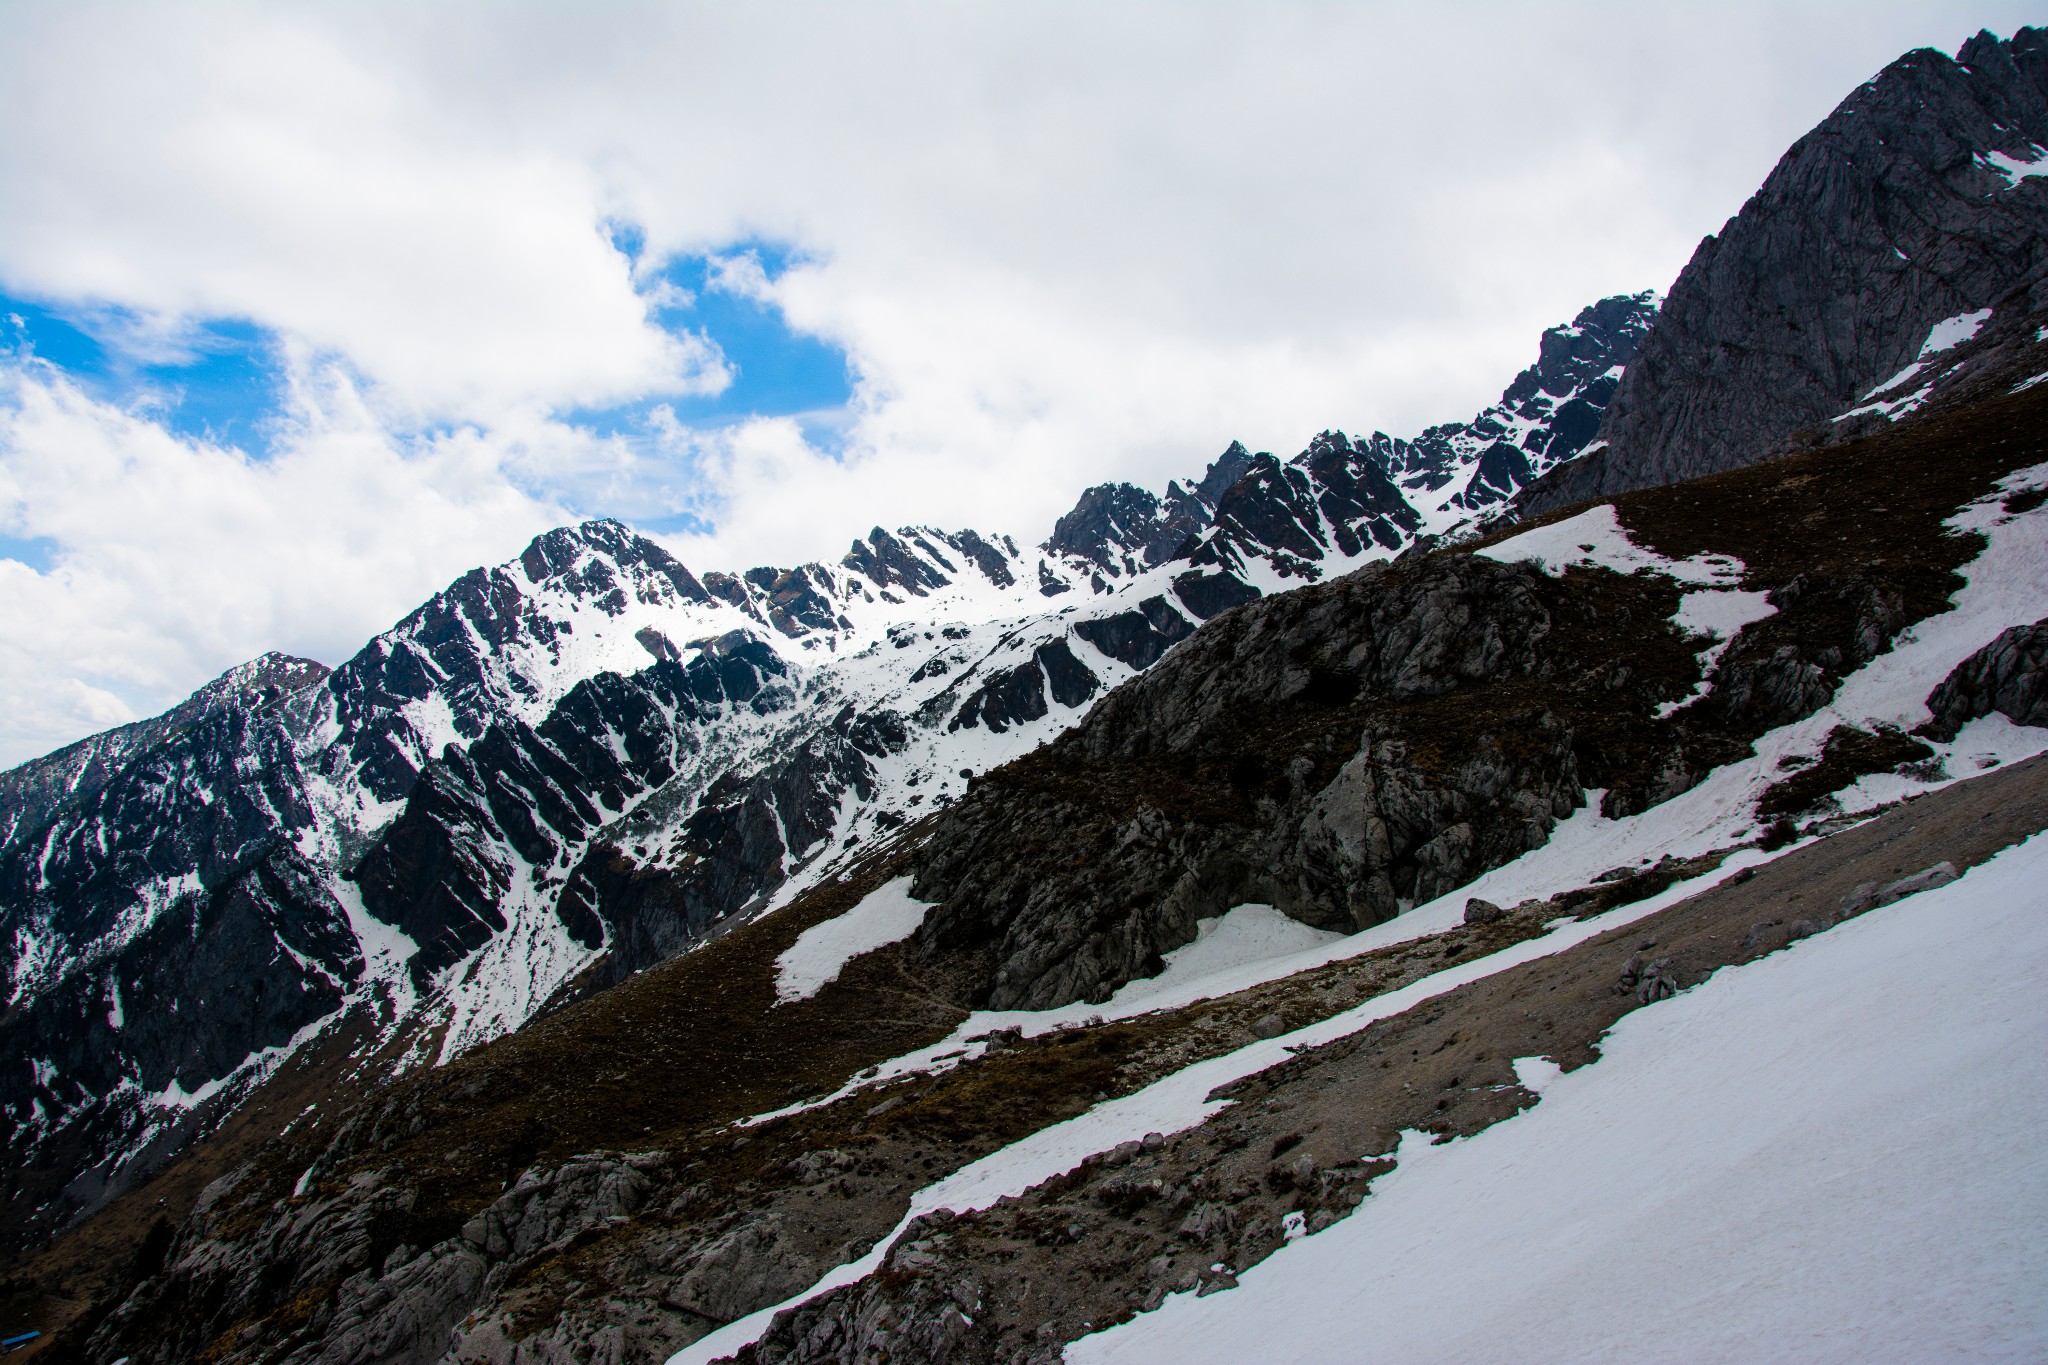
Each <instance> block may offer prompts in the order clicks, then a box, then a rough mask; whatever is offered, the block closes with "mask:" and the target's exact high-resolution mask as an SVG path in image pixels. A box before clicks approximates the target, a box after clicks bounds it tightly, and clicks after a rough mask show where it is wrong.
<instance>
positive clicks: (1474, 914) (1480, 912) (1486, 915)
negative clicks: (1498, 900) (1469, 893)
mask: <svg viewBox="0 0 2048 1365" xmlns="http://www.w3.org/2000/svg"><path fill="white" fill-rule="evenodd" d="M1507 913H1508V912H1507V911H1505V910H1503V909H1501V908H1500V907H1499V906H1498V905H1495V904H1494V903H1493V902H1492V901H1484V900H1481V899H1479V897H1477V896H1473V897H1472V898H1471V899H1469V900H1467V901H1466V902H1465V923H1467V924H1492V923H1493V922H1494V921H1495V920H1500V919H1505V918H1507Z"/></svg>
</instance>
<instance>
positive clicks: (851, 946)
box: [775, 877, 933, 1003]
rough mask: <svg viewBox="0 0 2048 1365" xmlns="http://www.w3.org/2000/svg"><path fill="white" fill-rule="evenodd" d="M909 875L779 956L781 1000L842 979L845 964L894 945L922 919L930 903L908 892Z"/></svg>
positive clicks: (875, 892) (804, 935)
mask: <svg viewBox="0 0 2048 1365" xmlns="http://www.w3.org/2000/svg"><path fill="white" fill-rule="evenodd" d="M912 880H913V879H912V878H910V877H898V878H896V880H894V881H892V882H885V883H883V884H882V885H881V886H878V887H876V888H875V889H874V890H873V891H870V892H869V893H868V894H867V895H866V896H864V897H862V898H861V902H860V904H859V905H856V906H854V907H853V909H851V910H849V911H847V912H846V913H845V914H843V915H840V916H838V917H837V918H834V919H828V920H826V921H825V922H824V923H823V924H814V925H812V926H811V927H810V928H808V929H806V930H804V931H803V933H802V934H801V935H799V936H798V938H797V941H796V942H795V943H792V944H791V945H790V946H789V948H788V950H787V951H786V952H784V953H783V954H782V956H781V957H778V958H776V959H775V999H776V1001H777V1003H786V1002H788V1001H792V1000H808V999H810V998H811V997H812V996H814V995H816V994H817V993H818V992H819V991H820V990H822V989H824V988H825V987H826V986H828V985H830V984H831V983H832V982H834V981H837V980H838V979H839V973H840V971H841V970H842V969H843V968H844V967H845V966H846V964H847V963H849V962H851V961H853V959H855V958H857V957H859V956H860V955H861V954H862V953H871V952H873V951H874V950H875V949H877V948H885V947H887V946H888V945H889V944H891V943H901V942H902V941H903V940H904V939H906V938H909V937H910V936H911V935H912V934H914V933H916V932H917V928H918V926H919V925H921V924H923V923H924V917H925V912H926V911H928V910H930V909H931V908H932V904H933V903H932V902H930V901H921V900H917V899H915V898H914V897H912V896H911V894H910V883H911V881H912Z"/></svg>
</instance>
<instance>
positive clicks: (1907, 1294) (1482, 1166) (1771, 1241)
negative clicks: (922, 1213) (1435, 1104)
mask: <svg viewBox="0 0 2048 1365" xmlns="http://www.w3.org/2000/svg"><path fill="white" fill-rule="evenodd" d="M2044 976H2048V836H2040V835H2037V836H2035V837H2034V838H2033V839H2031V840H2029V841H2028V842H2027V843H2025V844H2023V845H2021V846H2019V847H2017V848H2013V849H2008V850H2006V851H2005V852H2004V853H2001V854H2000V855H1998V856H1997V857H1996V858H1994V859H1993V860H1991V861H1990V862H1988V863H1985V864H1983V865H1981V866H1979V867H1977V868H1975V869H1972V870H1971V871H1970V872H1968V873H1966V874H1964V876H1963V877H1962V878H1961V879H1960V880H1958V881H1956V882H1954V883H1951V884H1950V885H1948V886H1946V887H1942V888H1939V889H1937V890H1934V891H1927V892H1922V893H1921V894H1919V895H1917V896H1913V897H1909V898H1907V899H1905V900H1903V901H1900V902H1898V903H1896V904H1894V905H1891V906H1888V907H1885V908H1883V909H1880V910H1876V911H1873V912H1871V913H1869V914H1867V915H1864V916H1863V917H1861V918H1859V919H1857V920H1854V921H1851V922H1849V923H1847V924H1844V925H1841V926H1838V927H1837V928H1835V929H1833V930H1830V931H1829V932H1828V933H1826V934H1821V935H1817V936H1815V937H1813V938H1809V939H1805V940H1802V941H1800V942H1799V943H1797V944H1795V945H1794V946H1793V947H1792V948H1790V949H1789V950H1787V951H1785V952H1782V953H1777V954H1773V955H1771V956H1769V957H1766V958H1764V959H1761V960H1759V961H1757V962H1755V963H1752V964H1749V965H1747V966H1742V967H1731V968H1724V969H1722V970H1721V971H1720V972H1718V973H1716V974H1715V975H1714V976H1713V977H1712V978H1710V979H1709V980H1708V981H1706V982H1705V983H1703V984H1701V985H1699V986H1697V987H1694V988H1693V989H1692V990H1690V991H1687V992H1684V993H1682V994H1681V995H1679V996H1678V997H1676V998H1674V999H1672V1000H1670V1001H1666V1002H1663V1003H1661V1004H1659V1005H1657V1006H1656V1007H1655V1008H1652V1009H1645V1010H1639V1011H1636V1012H1634V1013H1631V1014H1629V1015H1628V1016H1626V1017H1624V1018H1623V1019H1622V1020H1621V1021H1620V1022H1619V1023H1618V1024H1617V1025H1616V1026H1615V1028H1614V1029H1613V1030H1612V1032H1611V1033H1610V1034H1609V1035H1608V1038H1607V1040H1606V1041H1605V1042H1604V1043H1603V1044H1602V1052H1603V1056H1602V1058H1601V1060H1600V1061H1598V1062H1597V1063H1595V1064H1594V1065H1592V1066H1588V1067H1584V1068H1581V1069H1580V1070H1578V1071H1575V1072H1573V1073H1571V1074H1569V1075H1558V1074H1556V1069H1555V1067H1548V1070H1547V1072H1546V1070H1545V1066H1544V1064H1532V1063H1529V1062H1523V1063H1519V1064H1518V1067H1517V1070H1518V1074H1523V1075H1525V1077H1526V1078H1527V1079H1528V1080H1532V1081H1535V1082H1536V1083H1537V1085H1538V1086H1539V1087H1540V1090H1541V1100H1540V1102H1539V1103H1538V1104H1537V1105H1536V1106H1535V1108H1533V1109H1531V1110H1528V1111H1525V1112H1524V1113H1523V1114H1521V1115H1519V1116H1517V1117H1515V1118H1513V1119H1510V1120H1507V1121H1506V1122H1503V1123H1500V1124H1496V1125H1495V1126H1494V1127H1492V1128H1489V1129H1487V1130H1485V1131H1484V1132H1481V1133H1479V1134H1477V1135H1475V1136H1473V1137H1470V1138H1466V1139H1462V1140H1459V1141H1455V1142H1452V1143H1448V1144H1445V1145H1442V1146H1432V1145H1430V1144H1429V1143H1428V1142H1427V1141H1426V1140H1424V1139H1422V1137H1421V1135H1419V1134H1418V1135H1413V1136H1412V1137H1411V1138H1410V1140H1407V1141H1404V1142H1403V1144H1402V1146H1401V1149H1400V1152H1399V1153H1398V1158H1397V1159H1398V1165H1397V1167H1396V1169H1395V1170H1394V1171H1393V1172H1391V1173H1390V1174H1389V1175H1387V1176H1384V1177H1382V1178H1381V1179H1380V1180H1379V1181H1377V1182H1376V1183H1375V1185H1374V1187H1373V1192H1372V1194H1371V1196H1370V1197H1369V1198H1368V1199H1367V1200H1366V1202H1365V1203H1364V1204H1363V1205H1362V1206H1361V1207H1360V1208H1359V1210H1358V1212H1357V1213H1356V1214H1354V1215H1353V1216H1352V1217H1351V1218H1349V1219H1347V1220H1345V1221H1342V1222H1339V1223H1337V1224H1335V1225H1333V1226H1332V1227H1330V1228H1329V1229H1327V1230H1326V1231H1325V1232H1323V1233H1322V1234H1320V1235H1318V1236H1316V1237H1311V1238H1307V1239H1303V1240H1300V1241H1297V1242H1294V1243H1292V1244H1290V1245H1289V1246H1287V1247H1285V1248H1283V1249H1282V1250H1280V1251H1279V1252H1277V1253H1276V1254H1275V1255H1274V1256H1272V1257H1271V1258H1269V1259H1268V1260H1266V1261H1264V1262H1262V1263H1261V1264H1259V1265H1257V1266H1254V1267H1252V1268H1251V1269H1250V1270H1249V1271H1247V1272H1245V1273H1244V1274H1243V1275H1242V1276H1240V1277H1239V1278H1240V1284H1239V1288H1238V1289H1236V1290H1234V1291H1232V1292H1229V1293H1225V1294H1219V1295H1213V1296H1210V1297H1208V1298H1205V1299H1196V1298H1194V1297H1192V1296H1189V1295H1183V1296H1177V1297H1176V1298H1174V1299H1171V1300H1169V1301H1168V1302H1167V1304H1166V1305H1165V1306H1164V1307H1162V1308H1161V1309H1160V1311H1158V1312H1156V1313H1151V1314H1146V1315H1142V1316H1140V1317H1138V1318H1136V1319H1134V1320H1132V1321H1131V1322H1129V1323H1126V1324H1124V1325H1122V1326H1119V1327H1115V1328H1111V1329H1109V1330H1107V1331H1105V1332H1103V1333H1100V1334H1098V1335H1096V1336H1094V1337H1090V1338H1086V1339H1084V1340H1083V1341H1080V1342H1077V1343H1075V1344H1074V1345H1072V1346H1070V1347H1068V1349H1067V1355H1066V1358H1067V1360H1068V1361H1070V1362H1073V1363H1074V1365H1139V1363H1140V1362H1145V1363H1148V1365H1149V1362H1164V1361H1173V1362H1186V1363H1188V1365H1199V1362H1204V1361H1216V1362H1226V1361H1227V1362H1233V1363H1234V1362H1240V1361H1244V1360H1254V1359H1255V1360H1260V1361H1267V1362H1276V1363H1277V1362H1288V1361H1301V1362H1309V1361H1314V1362H1331V1361H1346V1362H1357V1363H1358V1365H1366V1363H1367V1362H1377V1361H1401V1362H1428V1361H1447V1362H1448V1361H1470V1360H1572V1361H1607V1360H1613V1361H1639V1360H1645V1359H1648V1360H1673V1361H1679V1360H1683V1361H1761V1360H1799V1361H1843V1362H1849V1361H1858V1362H1860V1361H1869V1360H1939V1359H1962V1358H1968V1359H1973V1360H2015V1361H2017V1360H2039V1359H2042V1358H2043V1357H2044V1355H2048V1236H2044V1235H2043V1234H2042V1232H2041V1217H2042V1214H2043V1212H2044V1211H2048V1147H2044V1146H2043V1145H2042V1144H2041V1142H2040V1139H2039V1135H2040V1132H2041V1131H2042V1128H2043V1126H2044V1125H2048V1051H2044V1049H2043V1048H2042V1047H2041V1040H2042V1039H2043V1038H2044V1037H2048V997H2044V996H2043V994H2042V992H2041V991H2040V989H2039V986H2040V982H2041V981H2042V980H2043V979H2044Z"/></svg>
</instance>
